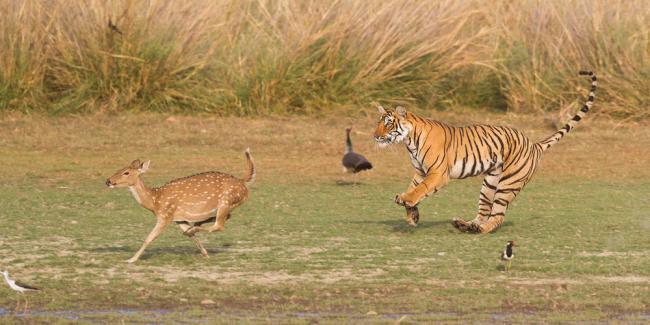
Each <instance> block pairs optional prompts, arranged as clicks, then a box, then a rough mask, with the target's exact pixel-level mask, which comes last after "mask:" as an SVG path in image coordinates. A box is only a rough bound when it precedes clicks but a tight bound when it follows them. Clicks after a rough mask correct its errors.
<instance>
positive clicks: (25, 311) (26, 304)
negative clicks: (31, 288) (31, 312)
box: [23, 297, 29, 314]
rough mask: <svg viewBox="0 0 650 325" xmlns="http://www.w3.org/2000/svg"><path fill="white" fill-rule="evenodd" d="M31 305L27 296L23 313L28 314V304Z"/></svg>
mask: <svg viewBox="0 0 650 325" xmlns="http://www.w3.org/2000/svg"><path fill="white" fill-rule="evenodd" d="M28 305H29V300H27V297H25V304H24V306H23V314H27V306H28Z"/></svg>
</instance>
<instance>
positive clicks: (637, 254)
mask: <svg viewBox="0 0 650 325" xmlns="http://www.w3.org/2000/svg"><path fill="white" fill-rule="evenodd" d="M578 256H582V257H642V256H650V252H647V251H645V252H610V251H603V252H597V253H596V252H580V253H578Z"/></svg>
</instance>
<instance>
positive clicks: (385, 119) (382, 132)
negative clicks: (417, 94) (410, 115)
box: [375, 106, 413, 147]
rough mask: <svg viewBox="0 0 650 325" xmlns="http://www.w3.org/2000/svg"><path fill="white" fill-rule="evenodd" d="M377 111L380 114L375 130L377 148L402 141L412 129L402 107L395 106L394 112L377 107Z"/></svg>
mask: <svg viewBox="0 0 650 325" xmlns="http://www.w3.org/2000/svg"><path fill="white" fill-rule="evenodd" d="M377 109H378V110H379V113H380V114H381V118H380V119H379V123H378V124H377V128H376V129H375V141H376V142H377V143H378V144H379V146H380V147H386V146H388V145H389V144H393V143H400V142H402V141H404V139H406V137H407V136H408V134H409V132H411V129H412V128H413V125H412V124H411V122H409V121H408V120H407V119H406V109H405V108H404V107H402V106H397V107H396V108H395V110H392V109H384V108H383V107H381V106H377Z"/></svg>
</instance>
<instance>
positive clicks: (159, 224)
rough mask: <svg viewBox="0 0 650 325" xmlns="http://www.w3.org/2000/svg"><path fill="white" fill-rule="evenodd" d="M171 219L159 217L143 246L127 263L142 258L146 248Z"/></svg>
mask: <svg viewBox="0 0 650 325" xmlns="http://www.w3.org/2000/svg"><path fill="white" fill-rule="evenodd" d="M169 223H170V221H168V220H164V219H158V222H157V223H156V226H155V227H154V228H153V230H151V232H150V233H149V236H147V239H145V240H144V243H143V244H142V247H140V249H139V250H138V252H137V253H135V255H133V257H131V258H130V259H128V260H127V263H133V262H135V261H137V260H138V259H139V258H140V255H142V253H143V252H144V250H145V249H146V248H147V246H149V244H151V242H153V241H154V240H155V239H156V237H158V235H160V233H162V231H163V230H164V229H165V227H167V225H169Z"/></svg>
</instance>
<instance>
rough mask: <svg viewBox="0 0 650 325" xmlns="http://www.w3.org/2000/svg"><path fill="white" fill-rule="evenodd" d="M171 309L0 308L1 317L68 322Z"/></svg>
mask: <svg viewBox="0 0 650 325" xmlns="http://www.w3.org/2000/svg"><path fill="white" fill-rule="evenodd" d="M173 312H174V311H173V310H170V309H146V310H145V309H129V308H124V309H109V310H62V311H27V313H23V312H18V313H14V312H13V310H9V309H5V308H0V317H4V316H14V317H52V318H61V319H68V320H79V319H83V318H86V317H92V316H107V315H111V316H120V315H121V316H131V315H140V316H146V315H149V314H151V315H165V314H169V313H173Z"/></svg>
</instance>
